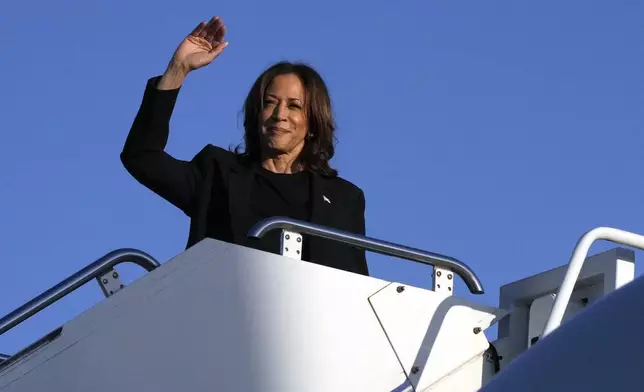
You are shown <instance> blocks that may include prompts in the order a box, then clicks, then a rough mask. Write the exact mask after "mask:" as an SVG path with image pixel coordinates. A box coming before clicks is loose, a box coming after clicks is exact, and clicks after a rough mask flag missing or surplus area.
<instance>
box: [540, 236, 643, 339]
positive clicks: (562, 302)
mask: <svg viewBox="0 0 644 392" xmlns="http://www.w3.org/2000/svg"><path fill="white" fill-rule="evenodd" d="M597 240H607V241H611V242H615V243H617V244H622V245H628V246H632V247H633V248H638V249H644V236H642V235H639V234H635V233H630V232H627V231H624V230H619V229H614V228H612V227H598V228H596V229H593V230H590V231H589V232H587V233H586V234H584V235H583V236H582V237H581V238H580V239H579V241H578V242H577V246H575V250H574V251H573V253H572V256H571V258H570V263H569V264H568V269H567V270H566V275H565V276H564V279H563V282H562V283H561V286H560V287H559V291H558V292H557V296H556V297H555V303H554V304H553V305H552V311H551V312H550V316H548V321H547V322H546V326H545V328H544V330H543V335H542V336H544V337H545V336H546V335H548V334H550V333H551V332H552V331H554V330H555V329H556V328H557V327H559V325H560V324H561V320H563V317H564V314H565V312H566V308H567V307H568V303H569V302H570V296H571V295H572V291H573V289H574V288H575V283H576V282H577V279H578V278H579V273H580V272H581V267H582V266H583V265H584V261H586V257H587V256H588V251H589V250H590V246H591V245H592V244H593V242H595V241H597Z"/></svg>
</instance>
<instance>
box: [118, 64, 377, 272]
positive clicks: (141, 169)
mask: <svg viewBox="0 0 644 392" xmlns="http://www.w3.org/2000/svg"><path fill="white" fill-rule="evenodd" d="M158 80H159V77H158V76H157V77H154V78H151V79H149V80H148V83H147V85H146V88H145V92H144V95H143V100H142V103H141V106H140V108H139V111H138V113H137V115H136V117H135V119H134V122H133V124H132V128H131V129H130V133H129V135H128V137H127V140H126V142H125V146H124V148H123V151H122V152H121V161H122V162H123V165H124V166H125V168H126V169H127V171H128V172H129V173H130V174H131V175H132V176H133V177H134V178H135V179H136V180H137V181H139V182H140V183H141V184H143V185H144V186H146V187H147V188H149V189H150V190H152V191H153V192H155V193H156V194H158V195H159V196H161V197H163V198H164V199H166V200H167V201H169V202H170V203H172V204H173V205H174V206H176V207H177V208H179V209H181V210H182V211H183V212H184V213H185V214H186V215H187V216H188V217H190V233H189V236H188V243H187V246H186V247H187V248H188V247H190V246H192V245H194V244H196V243H197V242H199V241H201V240H202V239H204V238H205V237H206V233H207V227H208V228H210V232H213V228H214V235H211V237H213V238H216V239H219V240H222V241H227V242H231V243H235V244H241V245H243V244H246V243H247V241H248V240H247V233H246V232H245V230H244V228H243V227H241V226H242V223H241V222H245V221H246V219H245V217H246V215H245V214H246V213H247V212H248V208H249V202H250V191H251V185H252V181H253V170H252V169H251V168H250V167H248V166H247V165H244V164H242V163H241V162H240V161H239V160H238V159H237V157H236V156H235V155H234V154H233V153H231V152H229V151H227V150H224V149H222V148H219V147H216V146H213V145H210V144H209V145H207V146H206V147H204V148H203V149H202V150H201V151H200V152H199V153H197V155H195V156H194V158H193V159H192V160H191V161H182V160H179V159H176V158H174V157H172V156H170V155H169V154H168V153H166V152H165V151H164V149H165V146H166V143H167V141H168V135H169V129H170V126H169V124H170V117H171V115H172V111H173V110H174V105H175V102H176V99H177V96H178V94H179V90H180V88H178V89H174V90H157V89H156V83H157V82H158ZM325 197H326V199H328V200H329V201H331V203H328V202H327V201H326V200H325V199H324V198H325ZM311 198H312V203H311V204H312V211H311V222H312V223H316V224H319V225H323V226H327V227H332V228H337V229H341V230H345V231H349V232H353V233H357V234H362V235H364V234H365V218H364V211H365V198H364V193H363V191H362V190H361V189H360V188H358V187H357V186H355V185H353V184H351V183H350V182H348V181H346V180H344V179H342V178H340V177H332V178H329V177H323V176H320V175H317V174H313V175H312V176H311ZM307 241H308V246H309V255H310V257H309V258H310V260H309V261H311V262H315V263H318V264H322V265H327V266H330V267H333V268H339V269H343V270H346V271H350V272H355V273H359V274H363V275H368V269H367V263H366V257H365V251H363V250H358V249H356V248H353V247H351V246H349V245H345V244H341V243H338V242H334V241H330V240H327V239H323V238H318V237H307Z"/></svg>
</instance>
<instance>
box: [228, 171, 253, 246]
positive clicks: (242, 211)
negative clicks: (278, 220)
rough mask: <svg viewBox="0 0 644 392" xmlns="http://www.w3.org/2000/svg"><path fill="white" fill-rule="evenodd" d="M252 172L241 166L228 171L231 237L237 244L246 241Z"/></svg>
mask: <svg viewBox="0 0 644 392" xmlns="http://www.w3.org/2000/svg"><path fill="white" fill-rule="evenodd" d="M252 181H253V171H252V169H250V168H246V167H243V166H240V167H236V168H234V169H233V170H231V171H230V177H229V180H228V208H229V212H230V223H231V227H232V229H233V236H234V239H235V242H236V243H237V244H243V243H244V242H245V241H246V238H247V236H246V235H247V233H246V224H247V221H248V211H249V209H250V191H251V185H252Z"/></svg>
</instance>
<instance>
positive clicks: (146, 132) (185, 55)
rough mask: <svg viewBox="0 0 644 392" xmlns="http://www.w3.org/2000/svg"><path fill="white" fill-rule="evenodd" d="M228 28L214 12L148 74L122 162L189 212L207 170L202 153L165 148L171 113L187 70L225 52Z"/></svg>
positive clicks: (187, 72) (135, 174)
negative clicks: (185, 156)
mask: <svg viewBox="0 0 644 392" xmlns="http://www.w3.org/2000/svg"><path fill="white" fill-rule="evenodd" d="M225 34H226V27H225V26H224V24H223V21H222V20H221V18H218V17H213V18H212V19H211V20H210V21H209V22H208V23H206V22H201V23H200V24H199V25H198V26H197V27H196V28H195V29H194V30H193V31H192V32H191V33H190V34H189V35H188V36H187V37H186V38H185V39H184V40H183V41H182V42H181V44H179V47H178V48H177V49H176V51H175V53H174V54H173V56H172V59H171V60H170V62H169V64H168V67H167V69H166V71H165V72H164V74H163V75H162V76H160V77H155V78H151V79H150V80H148V83H147V85H146V88H145V93H144V95H143V101H142V103H141V106H140V108H139V111H138V113H137V115H136V118H135V119H134V122H133V124H132V128H131V129H130V133H129V134H128V137H127V140H126V141H125V146H124V147H123V151H122V152H121V162H123V165H124V166H125V168H126V169H127V171H128V172H129V173H130V174H131V175H132V176H133V177H134V178H135V179H136V180H137V181H139V182H140V183H141V184H143V185H144V186H146V187H148V188H149V189H150V190H152V191H154V192H155V193H157V194H158V195H159V196H161V197H163V198H164V199H166V200H168V201H169V202H170V203H172V204H173V205H175V206H176V207H178V208H180V209H181V210H183V211H184V212H185V213H186V214H187V215H189V216H190V215H191V214H192V205H193V200H194V194H195V192H196V190H197V189H198V188H199V184H200V181H201V180H202V179H203V174H204V173H203V170H202V169H201V168H200V166H199V164H198V162H197V159H196V158H195V159H193V160H192V161H182V160H179V159H176V158H174V157H172V156H171V155H169V154H168V153H167V152H165V147H166V144H167V142H168V135H169V132H170V117H171V116H172V111H173V109H174V105H175V102H176V99H177V96H178V94H179V90H180V88H181V85H182V84H183V82H184V80H185V78H186V76H187V75H188V74H189V73H190V72H192V71H194V70H196V69H199V68H202V67H204V66H206V65H208V64H210V63H211V62H212V61H213V60H214V59H215V58H216V57H217V56H219V55H220V54H221V52H222V51H223V50H224V48H225V47H226V45H227V43H226V42H224V37H225Z"/></svg>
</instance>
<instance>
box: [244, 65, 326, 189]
mask: <svg viewBox="0 0 644 392" xmlns="http://www.w3.org/2000/svg"><path fill="white" fill-rule="evenodd" d="M284 74H295V75H297V76H298V77H299V78H300V80H301V81H302V84H303V85H304V89H305V92H306V98H305V103H304V105H305V113H306V115H307V118H308V123H309V124H308V125H309V127H308V128H309V134H310V135H309V136H307V138H306V140H305V144H304V148H303V149H302V153H301V154H300V156H299V158H298V160H299V161H300V163H302V164H303V165H304V167H305V169H306V170H309V171H312V172H314V173H317V174H321V175H323V176H328V177H334V176H336V175H337V174H338V172H337V170H335V169H333V168H331V167H330V166H329V161H330V160H331V158H333V155H334V153H335V146H334V142H335V121H334V119H333V112H332V110H331V98H330V96H329V91H328V89H327V86H326V84H325V83H324V80H323V79H322V77H321V76H320V74H318V73H317V71H315V70H314V69H313V68H312V67H310V66H309V65H306V64H303V63H291V62H286V61H282V62H279V63H276V64H274V65H272V66H270V67H269V68H268V69H266V70H265V71H264V72H262V74H261V75H259V77H258V78H257V80H256V81H255V83H254V84H253V87H252V88H251V89H250V91H249V93H248V96H247V97H246V101H245V102H244V109H243V111H244V144H245V151H244V152H240V146H237V148H236V149H235V154H236V155H237V156H238V157H240V158H243V159H244V160H245V161H247V162H248V161H251V162H259V161H260V160H261V145H260V131H259V128H260V124H259V115H260V112H261V110H262V104H263V101H264V93H265V91H266V89H267V88H268V86H269V84H270V83H271V81H272V80H273V78H275V77H276V76H278V75H284Z"/></svg>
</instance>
